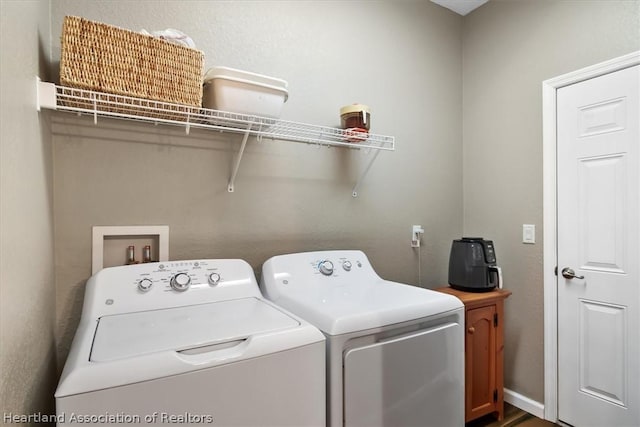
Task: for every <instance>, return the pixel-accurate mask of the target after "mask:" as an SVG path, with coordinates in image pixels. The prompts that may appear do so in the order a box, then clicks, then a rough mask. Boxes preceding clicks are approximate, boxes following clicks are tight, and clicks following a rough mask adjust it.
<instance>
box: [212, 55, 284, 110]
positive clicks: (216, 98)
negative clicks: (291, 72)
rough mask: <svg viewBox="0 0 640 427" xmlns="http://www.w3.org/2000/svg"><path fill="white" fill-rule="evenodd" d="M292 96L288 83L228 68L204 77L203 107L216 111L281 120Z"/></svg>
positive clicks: (221, 68)
mask: <svg viewBox="0 0 640 427" xmlns="http://www.w3.org/2000/svg"><path fill="white" fill-rule="evenodd" d="M288 97H289V92H288V91H287V82H286V81H285V80H282V79H279V78H276V77H269V76H265V75H262V74H256V73H252V72H249V71H243V70H237V69H235V68H229V67H213V68H211V69H210V70H209V71H207V74H206V75H205V76H204V89H203V100H202V106H203V107H205V108H210V109H213V110H221V111H229V112H232V113H239V114H248V115H253V116H261V117H270V118H274V119H277V118H280V115H281V114H282V107H283V105H284V103H285V102H286V101H287V99H288Z"/></svg>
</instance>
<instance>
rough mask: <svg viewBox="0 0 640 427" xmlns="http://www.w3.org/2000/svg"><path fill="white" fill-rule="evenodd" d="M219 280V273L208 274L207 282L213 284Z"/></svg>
mask: <svg viewBox="0 0 640 427" xmlns="http://www.w3.org/2000/svg"><path fill="white" fill-rule="evenodd" d="M219 281H220V275H219V274H218V273H211V274H210V275H209V284H210V285H212V286H215V285H217V284H218V282H219Z"/></svg>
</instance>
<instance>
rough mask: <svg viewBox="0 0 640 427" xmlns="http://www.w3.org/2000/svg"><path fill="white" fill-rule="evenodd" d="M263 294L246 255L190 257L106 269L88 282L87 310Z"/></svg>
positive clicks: (142, 307) (161, 305) (171, 304)
mask: <svg viewBox="0 0 640 427" xmlns="http://www.w3.org/2000/svg"><path fill="white" fill-rule="evenodd" d="M246 297H261V294H260V290H259V288H258V284H257V282H256V279H255V275H254V273H253V269H252V267H251V266H250V265H249V264H248V263H246V262H245V261H243V260H239V259H224V260H207V259H203V260H186V261H168V262H155V263H146V264H135V265H127V266H122V267H112V268H105V269H103V270H101V271H100V272H98V273H97V274H95V275H94V276H93V277H91V278H90V279H89V281H88V282H87V295H86V296H85V306H84V308H83V310H87V309H90V310H92V311H95V312H97V313H98V315H105V314H117V313H124V312H130V311H140V310H147V309H148V310H151V309H157V308H168V307H177V306H183V305H189V304H203V303H209V302H217V301H225V300H229V299H236V298H246Z"/></svg>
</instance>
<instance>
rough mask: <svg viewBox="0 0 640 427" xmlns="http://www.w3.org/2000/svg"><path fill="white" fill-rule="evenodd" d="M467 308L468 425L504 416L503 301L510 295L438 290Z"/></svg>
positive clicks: (446, 288) (466, 370)
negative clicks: (485, 418)
mask: <svg viewBox="0 0 640 427" xmlns="http://www.w3.org/2000/svg"><path fill="white" fill-rule="evenodd" d="M437 291H439V292H444V293H447V294H450V295H454V296H456V297H458V298H459V299H460V300H461V301H462V302H463V303H464V306H465V325H466V334H465V383H466V384H465V422H468V421H471V420H474V419H476V418H479V417H481V416H483V415H487V414H493V415H494V416H495V417H496V418H497V419H498V420H502V418H503V416H504V385H503V356H504V300H505V299H506V298H507V297H508V296H509V295H511V292H509V291H506V290H504V289H496V290H493V291H491V292H464V291H458V290H456V289H453V288H451V287H445V288H439V289H437Z"/></svg>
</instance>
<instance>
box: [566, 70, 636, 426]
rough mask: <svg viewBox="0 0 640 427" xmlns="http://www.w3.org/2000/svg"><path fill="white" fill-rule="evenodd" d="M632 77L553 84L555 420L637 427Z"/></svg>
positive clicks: (615, 75) (623, 75)
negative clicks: (555, 151) (557, 86)
mask: <svg viewBox="0 0 640 427" xmlns="http://www.w3.org/2000/svg"><path fill="white" fill-rule="evenodd" d="M639 81H640V66H635V67H631V68H626V69H623V70H621V71H617V72H615V73H611V74H606V75H604V76H600V77H597V78H593V79H590V80H586V81H584V82H580V83H576V84H573V85H570V86H567V87H564V88H561V89H559V90H558V92H557V103H558V104H557V114H558V117H557V123H558V125H557V126H558V128H557V138H558V193H557V194H558V200H557V206H558V213H557V215H558V216H557V218H558V418H559V419H560V420H561V421H563V422H565V423H567V424H570V425H573V426H576V427H582V426H640V368H639V365H640V351H639V345H640V291H639V288H640V274H639V269H640V267H639V265H640V252H639V250H638V246H639V244H638V241H640V231H639V230H640V229H639V225H638V223H639V222H640V221H639V220H640V210H639V208H638V206H639V202H638V199H639V198H640V173H639V172H638V169H639V151H640V150H639V147H638V145H639V139H640V138H639V133H638V123H639V121H640V111H639V108H638V98H639V93H640V86H639ZM572 272H573V275H574V276H575V277H573V278H572Z"/></svg>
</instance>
